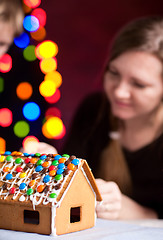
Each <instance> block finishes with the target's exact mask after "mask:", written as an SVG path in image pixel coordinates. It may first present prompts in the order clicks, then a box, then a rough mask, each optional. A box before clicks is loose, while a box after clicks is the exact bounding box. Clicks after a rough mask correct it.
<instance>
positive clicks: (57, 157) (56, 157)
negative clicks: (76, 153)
mask: <svg viewBox="0 0 163 240" xmlns="http://www.w3.org/2000/svg"><path fill="white" fill-rule="evenodd" d="M61 157H62V156H61V155H56V156H55V157H54V159H55V160H59V159H60V158H61Z"/></svg>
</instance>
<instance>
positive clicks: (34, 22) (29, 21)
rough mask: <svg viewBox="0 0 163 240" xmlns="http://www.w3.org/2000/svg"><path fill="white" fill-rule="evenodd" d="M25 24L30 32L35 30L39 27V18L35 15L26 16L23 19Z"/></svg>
mask: <svg viewBox="0 0 163 240" xmlns="http://www.w3.org/2000/svg"><path fill="white" fill-rule="evenodd" d="M23 26H24V28H25V29H26V30H27V31H28V32H35V31H37V29H38V28H39V20H38V19H37V18H36V17H35V16H31V15H29V16H26V17H25V18H24V21H23Z"/></svg>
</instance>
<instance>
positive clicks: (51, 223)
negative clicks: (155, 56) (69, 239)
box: [0, 151, 102, 235]
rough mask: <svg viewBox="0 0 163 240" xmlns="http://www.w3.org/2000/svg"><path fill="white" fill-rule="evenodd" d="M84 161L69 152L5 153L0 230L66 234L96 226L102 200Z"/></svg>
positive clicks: (0, 186)
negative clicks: (97, 210) (96, 208)
mask: <svg viewBox="0 0 163 240" xmlns="http://www.w3.org/2000/svg"><path fill="white" fill-rule="evenodd" d="M101 200H102V198H101V195H100V193H99V190H98V188H97V186H96V183H95V179H94V177H93V174H92V172H91V170H90V168H89V166H88V164H87V162H86V161H85V160H83V159H79V158H76V157H75V156H69V155H67V154H64V155H62V156H61V155H59V154H48V155H46V154H39V153H36V154H27V153H24V154H22V153H20V152H16V151H15V152H12V153H11V152H9V151H6V152H5V153H4V154H1V155H0V228H4V229H11V230H18V231H25V232H35V233H40V234H53V235H61V234H65V233H70V232H74V231H80V230H84V229H87V228H91V227H93V226H94V225H95V219H96V214H95V206H96V201H101Z"/></svg>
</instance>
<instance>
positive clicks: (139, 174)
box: [63, 93, 163, 218]
mask: <svg viewBox="0 0 163 240" xmlns="http://www.w3.org/2000/svg"><path fill="white" fill-rule="evenodd" d="M109 115H110V114H109V105H108V103H107V101H104V97H103V94H102V93H94V94H92V95H90V96H88V97H87V98H86V99H85V100H84V101H83V103H82V104H81V105H80V107H79V109H78V110H77V112H76V115H75V117H74V121H73V122H72V127H71V130H70V132H69V136H68V138H67V142H66V144H65V146H64V148H63V153H68V154H70V155H72V154H73V155H76V156H77V157H81V158H85V159H86V160H87V161H88V164H89V166H90V167H91V169H92V172H93V174H94V176H95V177H98V171H97V169H98V168H99V166H100V155H101V152H102V151H103V150H104V148H105V147H106V146H107V145H108V143H109V141H110V139H109V134H108V133H109V131H110V126H109ZM122 150H123V153H124V156H125V159H126V161H127V164H128V167H129V170H130V174H131V179H132V186H133V195H132V198H133V199H134V200H135V201H137V202H138V203H140V204H142V205H144V206H147V207H150V208H153V209H154V210H155V211H156V212H157V213H158V216H159V218H163V134H162V135H161V136H160V137H159V138H157V139H156V140H155V141H153V142H152V143H151V144H149V145H147V146H145V147H142V148H141V149H139V150H137V151H134V152H133V151H132V152H131V151H128V150H127V149H124V148H123V149H122Z"/></svg>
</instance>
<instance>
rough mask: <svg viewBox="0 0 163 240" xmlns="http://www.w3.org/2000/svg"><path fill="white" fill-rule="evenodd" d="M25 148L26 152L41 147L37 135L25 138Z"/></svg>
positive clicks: (31, 151)
mask: <svg viewBox="0 0 163 240" xmlns="http://www.w3.org/2000/svg"><path fill="white" fill-rule="evenodd" d="M22 145H23V148H24V152H26V153H35V152H37V151H38V148H39V140H38V138H36V137H35V136H27V137H25V138H24V140H23V143H22Z"/></svg>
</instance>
